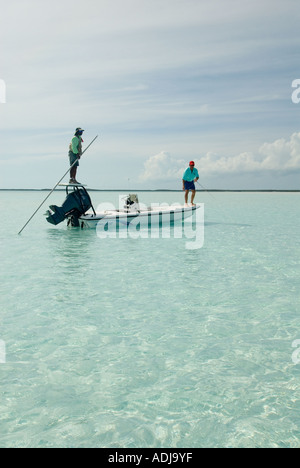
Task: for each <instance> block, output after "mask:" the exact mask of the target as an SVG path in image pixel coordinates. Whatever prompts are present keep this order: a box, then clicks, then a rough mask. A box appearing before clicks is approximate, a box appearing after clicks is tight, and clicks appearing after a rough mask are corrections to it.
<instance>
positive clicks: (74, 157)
mask: <svg viewBox="0 0 300 468" xmlns="http://www.w3.org/2000/svg"><path fill="white" fill-rule="evenodd" d="M83 132H84V130H82V128H76V130H75V135H74V136H73V138H72V141H71V143H70V146H69V159H70V166H71V169H70V182H69V183H70V184H78V182H77V180H76V173H77V167H78V166H79V161H78V160H79V159H80V158H81V155H82V143H83V140H82V138H81V136H82V134H83ZM75 161H77V162H76V164H75Z"/></svg>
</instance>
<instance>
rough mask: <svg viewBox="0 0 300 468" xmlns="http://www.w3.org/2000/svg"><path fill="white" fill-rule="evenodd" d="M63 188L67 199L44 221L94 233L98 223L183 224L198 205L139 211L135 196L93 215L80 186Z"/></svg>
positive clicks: (83, 188)
mask: <svg viewBox="0 0 300 468" xmlns="http://www.w3.org/2000/svg"><path fill="white" fill-rule="evenodd" d="M61 185H62V186H65V187H66V193H67V197H66V199H65V201H64V203H63V204H62V206H61V207H58V206H56V205H51V206H50V207H49V210H48V211H47V213H46V216H47V218H46V219H47V221H48V222H49V223H51V224H54V225H57V224H59V223H61V222H63V221H65V220H66V221H67V224H68V226H72V227H81V228H90V229H96V228H97V226H98V223H110V224H112V223H115V225H116V226H118V227H119V226H122V225H123V226H129V225H130V223H132V222H133V220H135V223H134V224H136V223H137V222H138V223H139V224H140V226H141V227H142V226H145V227H149V226H152V225H153V226H154V225H156V226H161V225H163V224H167V223H168V224H172V223H174V222H176V221H184V220H185V219H186V218H189V217H190V216H192V214H193V212H194V211H195V210H197V209H198V208H200V205H193V206H188V205H173V206H169V205H168V206H156V205H154V206H151V207H141V206H140V203H139V200H138V196H137V195H136V194H129V195H127V196H126V197H125V198H124V199H123V200H124V207H123V208H122V209H118V210H117V209H116V210H114V209H113V210H103V211H97V212H96V211H95V209H94V207H93V204H92V201H91V197H90V195H89V193H88V192H87V190H86V188H85V187H84V186H83V185H82V184H74V183H73V184H61Z"/></svg>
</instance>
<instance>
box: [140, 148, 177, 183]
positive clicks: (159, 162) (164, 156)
mask: <svg viewBox="0 0 300 468" xmlns="http://www.w3.org/2000/svg"><path fill="white" fill-rule="evenodd" d="M182 167H184V160H177V159H174V158H172V157H171V156H170V154H169V153H166V152H165V151H161V152H160V153H158V154H156V155H155V156H151V157H150V158H149V159H148V160H147V161H146V162H145V164H144V172H143V173H142V174H141V175H140V177H139V179H140V181H141V182H146V181H151V180H174V179H178V177H181V176H182V174H181V172H182V170H181V169H182Z"/></svg>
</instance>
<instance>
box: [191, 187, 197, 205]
mask: <svg viewBox="0 0 300 468" xmlns="http://www.w3.org/2000/svg"><path fill="white" fill-rule="evenodd" d="M195 195H196V190H192V198H191V204H192V205H193V206H195V203H194V199H195Z"/></svg>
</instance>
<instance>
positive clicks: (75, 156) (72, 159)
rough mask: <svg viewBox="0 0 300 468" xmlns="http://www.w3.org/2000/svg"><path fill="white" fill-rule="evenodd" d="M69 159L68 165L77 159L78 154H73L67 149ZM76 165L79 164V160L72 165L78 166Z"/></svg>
mask: <svg viewBox="0 0 300 468" xmlns="http://www.w3.org/2000/svg"><path fill="white" fill-rule="evenodd" d="M69 159H70V166H73V164H74V162H75V161H76V159H78V154H74V153H73V152H72V151H69ZM78 166H79V161H77V163H76V164H74V166H73V167H78Z"/></svg>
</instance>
